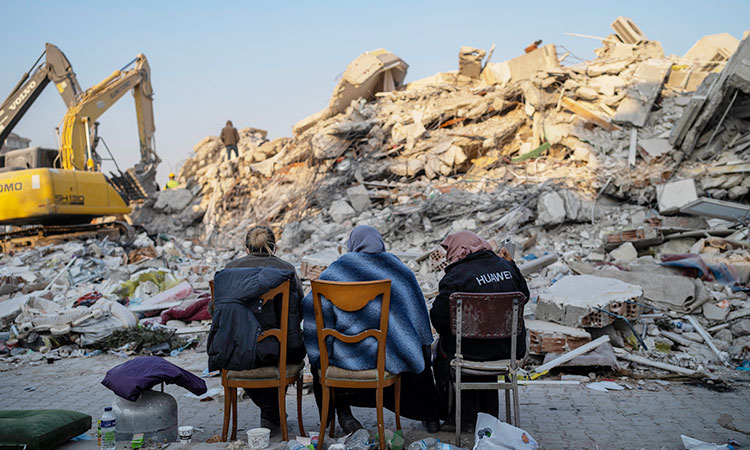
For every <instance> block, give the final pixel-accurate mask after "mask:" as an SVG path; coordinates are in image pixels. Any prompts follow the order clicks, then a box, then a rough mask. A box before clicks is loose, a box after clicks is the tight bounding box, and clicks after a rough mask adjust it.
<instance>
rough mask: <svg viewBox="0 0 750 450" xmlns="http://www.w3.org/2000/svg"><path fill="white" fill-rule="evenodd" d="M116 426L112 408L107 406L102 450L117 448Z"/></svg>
mask: <svg viewBox="0 0 750 450" xmlns="http://www.w3.org/2000/svg"><path fill="white" fill-rule="evenodd" d="M115 425H116V419H115V414H114V413H113V412H112V407H110V406H107V407H106V408H104V414H102V450H115V448H116V447H117V442H116V441H115Z"/></svg>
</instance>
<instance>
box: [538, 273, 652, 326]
mask: <svg viewBox="0 0 750 450" xmlns="http://www.w3.org/2000/svg"><path fill="white" fill-rule="evenodd" d="M642 297H643V290H642V289H641V288H640V287H639V286H636V285H634V284H629V283H625V282H622V281H619V280H614V279H610V278H604V277H598V276H592V275H566V276H564V277H562V278H561V279H560V280H559V281H557V282H556V283H555V284H553V285H552V286H551V287H550V288H548V289H547V290H545V291H544V292H542V293H541V294H540V295H539V300H538V302H537V308H536V315H537V318H539V319H541V320H547V321H552V322H556V323H559V324H562V325H566V326H570V327H593V328H602V327H605V326H607V325H609V324H610V323H612V322H613V321H614V318H613V317H612V316H611V315H609V314H606V313H603V312H600V311H597V310H596V309H595V308H601V309H604V310H607V311H611V312H613V313H615V314H619V315H623V316H625V317H628V316H630V317H632V318H635V317H637V315H638V307H637V306H636V305H634V304H629V303H625V302H626V301H634V302H640V301H641V298H642Z"/></svg>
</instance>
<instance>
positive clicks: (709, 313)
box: [703, 303, 729, 321]
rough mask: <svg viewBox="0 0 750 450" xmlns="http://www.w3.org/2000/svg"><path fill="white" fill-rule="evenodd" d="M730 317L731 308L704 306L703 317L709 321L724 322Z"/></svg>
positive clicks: (714, 305) (706, 304)
mask: <svg viewBox="0 0 750 450" xmlns="http://www.w3.org/2000/svg"><path fill="white" fill-rule="evenodd" d="M728 315H729V308H722V307H720V306H718V305H716V304H715V303H704V304H703V317H705V318H706V319H708V320H714V321H722V320H724V319H726V318H727V316H728Z"/></svg>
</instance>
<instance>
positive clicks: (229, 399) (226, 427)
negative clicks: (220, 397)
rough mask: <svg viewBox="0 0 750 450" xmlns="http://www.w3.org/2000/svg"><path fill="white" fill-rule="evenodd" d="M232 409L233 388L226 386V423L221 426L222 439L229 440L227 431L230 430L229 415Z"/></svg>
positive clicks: (223, 440)
mask: <svg viewBox="0 0 750 450" xmlns="http://www.w3.org/2000/svg"><path fill="white" fill-rule="evenodd" d="M231 411H232V394H231V389H230V388H228V387H226V386H224V425H223V426H222V427H221V441H222V442H226V441H227V433H228V432H229V416H230V415H231Z"/></svg>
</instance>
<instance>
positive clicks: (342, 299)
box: [311, 280, 391, 381]
mask: <svg viewBox="0 0 750 450" xmlns="http://www.w3.org/2000/svg"><path fill="white" fill-rule="evenodd" d="M311 284H312V297H313V306H314V308H315V326H316V329H317V335H318V348H319V349H320V368H321V372H322V373H323V374H325V373H326V371H327V370H328V346H327V345H326V338H327V337H328V336H331V337H333V338H334V339H338V340H340V341H342V342H346V343H349V344H351V343H355V342H360V341H362V340H364V339H366V338H368V337H374V338H375V339H377V341H378V356H377V361H376V367H377V370H378V380H379V381H383V380H384V379H385V377H384V372H385V342H386V336H387V335H388V314H389V312H390V308H391V280H378V281H357V282H341V281H322V280H314V281H312V282H311ZM322 297H325V298H326V300H328V301H330V302H331V303H332V304H333V305H334V306H336V307H337V308H339V309H342V310H344V311H348V312H353V311H358V310H360V309H362V308H364V307H365V306H366V305H367V304H368V303H370V302H371V301H373V300H375V299H376V298H377V297H381V302H380V326H379V328H377V329H375V328H371V329H368V330H365V331H362V332H361V333H359V334H356V335H354V336H351V335H347V334H344V333H341V332H339V331H337V330H335V329H333V328H325V321H324V318H323V302H322Z"/></svg>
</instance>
